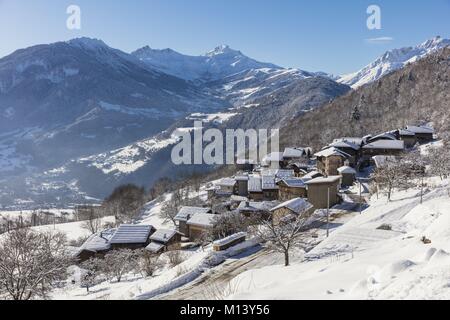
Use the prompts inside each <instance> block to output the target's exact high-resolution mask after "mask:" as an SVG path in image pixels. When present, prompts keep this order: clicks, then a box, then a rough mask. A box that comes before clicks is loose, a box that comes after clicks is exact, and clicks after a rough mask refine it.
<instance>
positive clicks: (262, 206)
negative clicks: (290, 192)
mask: <svg viewBox="0 0 450 320" xmlns="http://www.w3.org/2000/svg"><path fill="white" fill-rule="evenodd" d="M273 205H274V202H272V201H261V202H254V201H242V202H241V203H240V204H239V207H238V210H239V211H241V210H245V211H269V210H270V209H272V208H273Z"/></svg>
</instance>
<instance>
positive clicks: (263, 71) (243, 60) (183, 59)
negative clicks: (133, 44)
mask: <svg viewBox="0 0 450 320" xmlns="http://www.w3.org/2000/svg"><path fill="white" fill-rule="evenodd" d="M132 55H134V56H135V57H137V58H138V59H140V60H141V61H143V62H144V63H146V64H147V65H149V66H150V67H151V68H153V69H156V70H159V71H161V72H165V73H167V74H171V75H174V76H177V77H180V78H182V79H185V80H188V81H193V82H195V83H197V84H200V85H201V86H204V87H207V88H210V89H211V90H213V92H215V93H216V94H217V95H219V96H221V97H224V98H226V99H227V100H229V101H230V102H232V103H234V104H236V103H238V104H240V105H244V104H245V103H247V102H249V101H251V100H252V99H255V98H259V97H262V96H264V95H267V94H269V93H271V92H273V91H274V90H277V89H280V88H283V87H285V86H287V85H289V84H292V83H293V82H295V81H297V80H299V79H305V78H308V77H314V76H326V77H329V75H327V74H325V73H317V74H316V73H310V72H306V71H302V70H299V69H286V68H282V67H279V66H277V65H274V64H272V63H265V62H259V61H256V60H254V59H252V58H249V57H247V56H246V55H244V54H243V53H242V52H241V51H238V50H234V49H231V48H230V47H229V46H226V45H221V46H218V47H217V48H215V49H214V50H211V51H209V52H208V53H206V54H204V55H201V56H189V55H184V54H181V53H178V52H176V51H174V50H172V49H164V50H155V49H151V48H150V47H148V46H147V47H144V48H141V49H139V50H137V51H135V52H133V53H132Z"/></svg>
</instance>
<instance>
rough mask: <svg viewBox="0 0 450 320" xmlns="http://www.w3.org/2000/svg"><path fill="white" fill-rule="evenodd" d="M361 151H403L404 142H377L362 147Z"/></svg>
mask: <svg viewBox="0 0 450 320" xmlns="http://www.w3.org/2000/svg"><path fill="white" fill-rule="evenodd" d="M363 149H391V150H404V149H405V142H404V141H401V140H377V141H374V142H371V143H368V144H366V145H365V146H363Z"/></svg>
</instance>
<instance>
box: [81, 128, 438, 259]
mask: <svg viewBox="0 0 450 320" xmlns="http://www.w3.org/2000/svg"><path fill="white" fill-rule="evenodd" d="M433 139H434V130H433V129H432V128H430V127H426V126H408V127H406V128H405V129H398V130H393V131H389V132H385V133H382V134H378V135H375V136H372V135H368V136H365V137H362V138H359V137H357V138H356V137H346V138H339V139H336V140H334V141H333V142H332V143H331V144H330V145H328V146H326V147H325V148H323V149H322V150H320V151H319V152H317V153H315V154H313V152H312V149H311V148H286V149H285V150H284V152H276V153H271V154H269V155H267V156H266V157H265V158H264V159H262V161H261V163H259V164H258V163H253V162H251V161H247V160H238V162H237V166H238V170H239V171H238V173H237V174H236V175H234V176H233V177H227V178H223V179H221V180H219V181H217V182H215V183H211V184H210V185H209V186H208V188H207V192H208V198H209V199H210V200H213V199H216V200H219V201H220V202H222V203H225V204H226V207H227V210H229V211H234V212H238V213H239V214H242V215H244V216H246V217H250V216H253V215H258V216H262V217H266V218H267V219H270V218H272V219H282V218H283V217H286V216H288V215H296V214H300V213H301V212H304V211H308V210H317V209H325V208H330V207H333V206H334V205H336V204H338V203H340V202H341V197H340V191H341V190H342V188H346V187H349V186H352V185H353V184H354V182H355V180H356V175H357V172H358V171H359V170H360V169H361V168H362V167H364V166H369V165H372V164H374V162H375V161H374V159H375V160H376V159H377V157H380V156H396V155H399V154H400V153H401V152H403V151H405V150H408V149H409V148H412V147H414V146H415V145H416V144H417V143H425V142H428V141H432V140H433ZM274 167H277V168H276V169H274ZM217 214H218V213H217V212H213V210H212V209H211V208H203V207H182V208H181V209H180V211H179V212H178V214H177V215H176V217H175V221H176V224H177V230H155V229H154V228H153V227H152V226H143V225H122V226H120V227H119V228H118V229H117V230H116V231H114V232H104V233H102V234H100V235H94V236H92V237H91V238H89V239H88V241H86V243H85V244H84V245H83V247H82V248H81V249H80V253H79V258H80V260H85V259H87V258H89V257H90V256H92V255H95V254H104V253H105V252H107V251H109V250H114V249H120V248H130V249H139V248H145V249H146V250H148V251H149V252H151V253H155V254H157V253H161V252H163V251H166V250H172V249H174V248H180V243H181V241H184V240H186V241H191V242H195V241H197V240H198V239H200V238H202V236H203V235H204V234H205V233H207V232H208V231H210V230H211V229H212V228H213V226H214V223H215V221H216V218H217ZM244 240H245V235H244V234H241V233H239V234H236V235H233V236H231V237H229V238H226V239H220V240H218V241H216V242H215V243H214V244H213V247H214V249H215V250H223V249H226V248H227V247H228V246H229V245H234V244H236V243H239V242H242V241H244Z"/></svg>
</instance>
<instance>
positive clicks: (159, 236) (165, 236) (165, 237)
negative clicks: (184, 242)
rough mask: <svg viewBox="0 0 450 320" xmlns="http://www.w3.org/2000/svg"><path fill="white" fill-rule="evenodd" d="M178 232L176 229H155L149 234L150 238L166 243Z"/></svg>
mask: <svg viewBox="0 0 450 320" xmlns="http://www.w3.org/2000/svg"><path fill="white" fill-rule="evenodd" d="M177 233H178V232H177V231H176V230H164V229H160V230H157V231H156V232H155V233H154V234H152V235H151V236H150V240H152V241H157V242H162V243H167V242H169V241H170V240H171V239H172V238H173V237H174V236H175V235H176V234H177Z"/></svg>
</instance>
